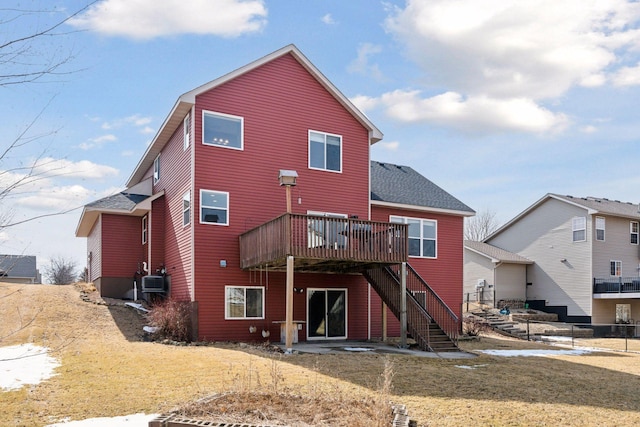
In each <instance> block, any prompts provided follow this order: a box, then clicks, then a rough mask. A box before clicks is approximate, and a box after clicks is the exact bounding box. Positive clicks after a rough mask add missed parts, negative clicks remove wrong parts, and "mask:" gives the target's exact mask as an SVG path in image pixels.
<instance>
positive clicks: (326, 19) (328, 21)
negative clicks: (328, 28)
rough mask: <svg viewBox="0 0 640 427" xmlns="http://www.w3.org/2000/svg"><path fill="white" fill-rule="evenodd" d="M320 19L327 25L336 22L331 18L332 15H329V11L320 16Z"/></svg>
mask: <svg viewBox="0 0 640 427" xmlns="http://www.w3.org/2000/svg"><path fill="white" fill-rule="evenodd" d="M320 20H321V21H322V22H324V23H325V24H327V25H334V24H336V21H335V20H334V19H333V16H331V14H330V13H327V14H326V15H324V16H323V17H322V18H320Z"/></svg>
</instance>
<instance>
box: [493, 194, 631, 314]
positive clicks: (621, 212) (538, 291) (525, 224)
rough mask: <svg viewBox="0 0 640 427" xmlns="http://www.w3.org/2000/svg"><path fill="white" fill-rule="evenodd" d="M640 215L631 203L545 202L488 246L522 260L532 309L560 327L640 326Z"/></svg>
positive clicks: (553, 198) (548, 197)
mask: <svg viewBox="0 0 640 427" xmlns="http://www.w3.org/2000/svg"><path fill="white" fill-rule="evenodd" d="M639 223H640V209H639V206H638V205H636V204H632V203H625V202H620V201H617V200H615V201H614V200H608V199H599V198H594V197H585V198H580V197H572V196H561V195H558V194H547V195H545V196H544V197H543V198H541V199H540V200H538V201H537V202H535V203H534V204H533V205H531V206H530V207H529V208H527V209H526V210H524V211H523V212H522V213H520V214H519V215H517V216H516V217H515V218H513V219H512V220H511V221H509V222H508V223H506V224H505V225H503V226H502V227H500V228H499V229H498V230H497V231H496V232H494V233H493V234H492V235H490V236H489V237H487V238H486V239H485V241H484V243H487V244H489V245H491V246H494V247H496V248H500V249H504V250H507V251H510V252H513V253H516V254H518V255H520V256H523V257H525V258H527V259H529V260H531V261H533V264H530V265H528V266H527V271H526V282H527V283H530V284H531V285H530V286H527V287H526V292H527V294H526V296H527V301H528V302H529V305H530V306H531V307H532V308H539V309H542V310H545V311H549V312H555V313H557V314H558V315H559V318H560V320H564V321H572V322H591V323H614V322H616V323H620V322H625V323H627V322H631V321H633V320H634V319H638V320H640V277H639V276H640V272H639V269H640V245H639V243H640V227H639Z"/></svg>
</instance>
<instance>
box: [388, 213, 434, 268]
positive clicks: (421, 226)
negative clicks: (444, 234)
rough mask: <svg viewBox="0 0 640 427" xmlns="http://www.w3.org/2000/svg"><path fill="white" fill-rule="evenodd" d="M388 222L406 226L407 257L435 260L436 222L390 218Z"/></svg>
mask: <svg viewBox="0 0 640 427" xmlns="http://www.w3.org/2000/svg"><path fill="white" fill-rule="evenodd" d="M389 222H394V223H399V224H407V225H408V226H409V227H408V229H409V230H408V234H409V256H412V257H421V258H437V256H438V222H437V221H435V220H431V219H422V218H408V217H403V216H390V217H389Z"/></svg>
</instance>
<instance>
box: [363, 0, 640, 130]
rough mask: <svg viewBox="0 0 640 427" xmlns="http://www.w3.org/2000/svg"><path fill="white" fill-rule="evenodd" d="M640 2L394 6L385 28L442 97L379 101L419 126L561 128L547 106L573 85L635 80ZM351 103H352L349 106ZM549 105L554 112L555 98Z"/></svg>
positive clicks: (371, 103) (413, 0)
mask: <svg viewBox="0 0 640 427" xmlns="http://www.w3.org/2000/svg"><path fill="white" fill-rule="evenodd" d="M639 23H640V3H638V2H632V1H627V0H563V1H562V2H558V1H556V0H485V1H481V2H480V1H477V0H455V1H451V0H430V1H423V0H408V1H407V3H406V6H405V7H402V8H401V7H396V8H393V9H391V11H390V14H389V16H388V18H387V20H386V22H385V27H386V29H387V30H388V31H389V32H391V33H392V34H393V35H394V36H395V37H396V39H397V40H398V41H399V42H400V43H401V44H402V45H403V46H404V47H405V50H406V54H407V55H408V57H409V58H410V59H411V60H413V61H414V62H415V63H416V64H417V65H418V66H419V67H420V68H421V69H422V70H423V81H422V83H423V84H425V85H426V84H427V83H428V84H429V85H430V90H431V91H433V88H441V89H440V90H441V91H442V93H440V94H438V95H435V96H430V97H425V98H422V97H421V95H420V92H419V91H414V90H400V91H395V92H390V93H386V94H384V95H382V96H381V97H379V98H378V99H375V98H373V99H371V98H369V99H368V98H360V97H357V98H356V99H357V101H358V102H361V103H362V104H363V105H365V106H366V107H369V108H370V107H376V106H377V105H376V104H378V105H384V106H385V107H386V109H387V113H388V114H389V115H390V116H391V117H393V118H395V119H397V120H400V121H404V122H417V121H425V122H429V123H435V124H439V125H444V126H449V127H453V128H457V129H464V130H466V131H472V132H477V131H480V132H491V131H494V130H495V131H504V130H516V131H521V132H532V133H546V132H555V131H559V130H562V129H564V128H565V127H566V126H567V125H568V123H569V121H568V119H567V116H566V115H565V114H563V113H561V112H554V111H552V110H551V109H550V107H544V106H543V105H542V101H543V100H546V101H556V100H558V99H559V98H560V97H562V96H564V95H565V94H566V93H567V91H568V90H570V89H571V88H573V87H576V86H581V87H585V88H592V87H598V86H602V85H605V84H607V83H608V82H613V83H614V84H615V85H618V86H622V85H632V84H633V85H635V84H640V64H638V65H637V66H635V67H626V66H625V63H624V59H626V54H627V53H628V52H630V51H632V50H634V49H638V48H639V47H640V30H638V29H637V27H638V24H639ZM354 102H355V101H354ZM548 105H550V106H553V108H558V107H557V105H561V104H554V103H552V102H548Z"/></svg>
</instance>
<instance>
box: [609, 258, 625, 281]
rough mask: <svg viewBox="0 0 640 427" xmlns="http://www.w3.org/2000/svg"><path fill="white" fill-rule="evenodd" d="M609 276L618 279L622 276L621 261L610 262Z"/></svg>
mask: <svg viewBox="0 0 640 427" xmlns="http://www.w3.org/2000/svg"><path fill="white" fill-rule="evenodd" d="M610 270H611V271H610V274H611V276H615V277H620V276H622V261H613V260H612V261H611V262H610Z"/></svg>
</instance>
